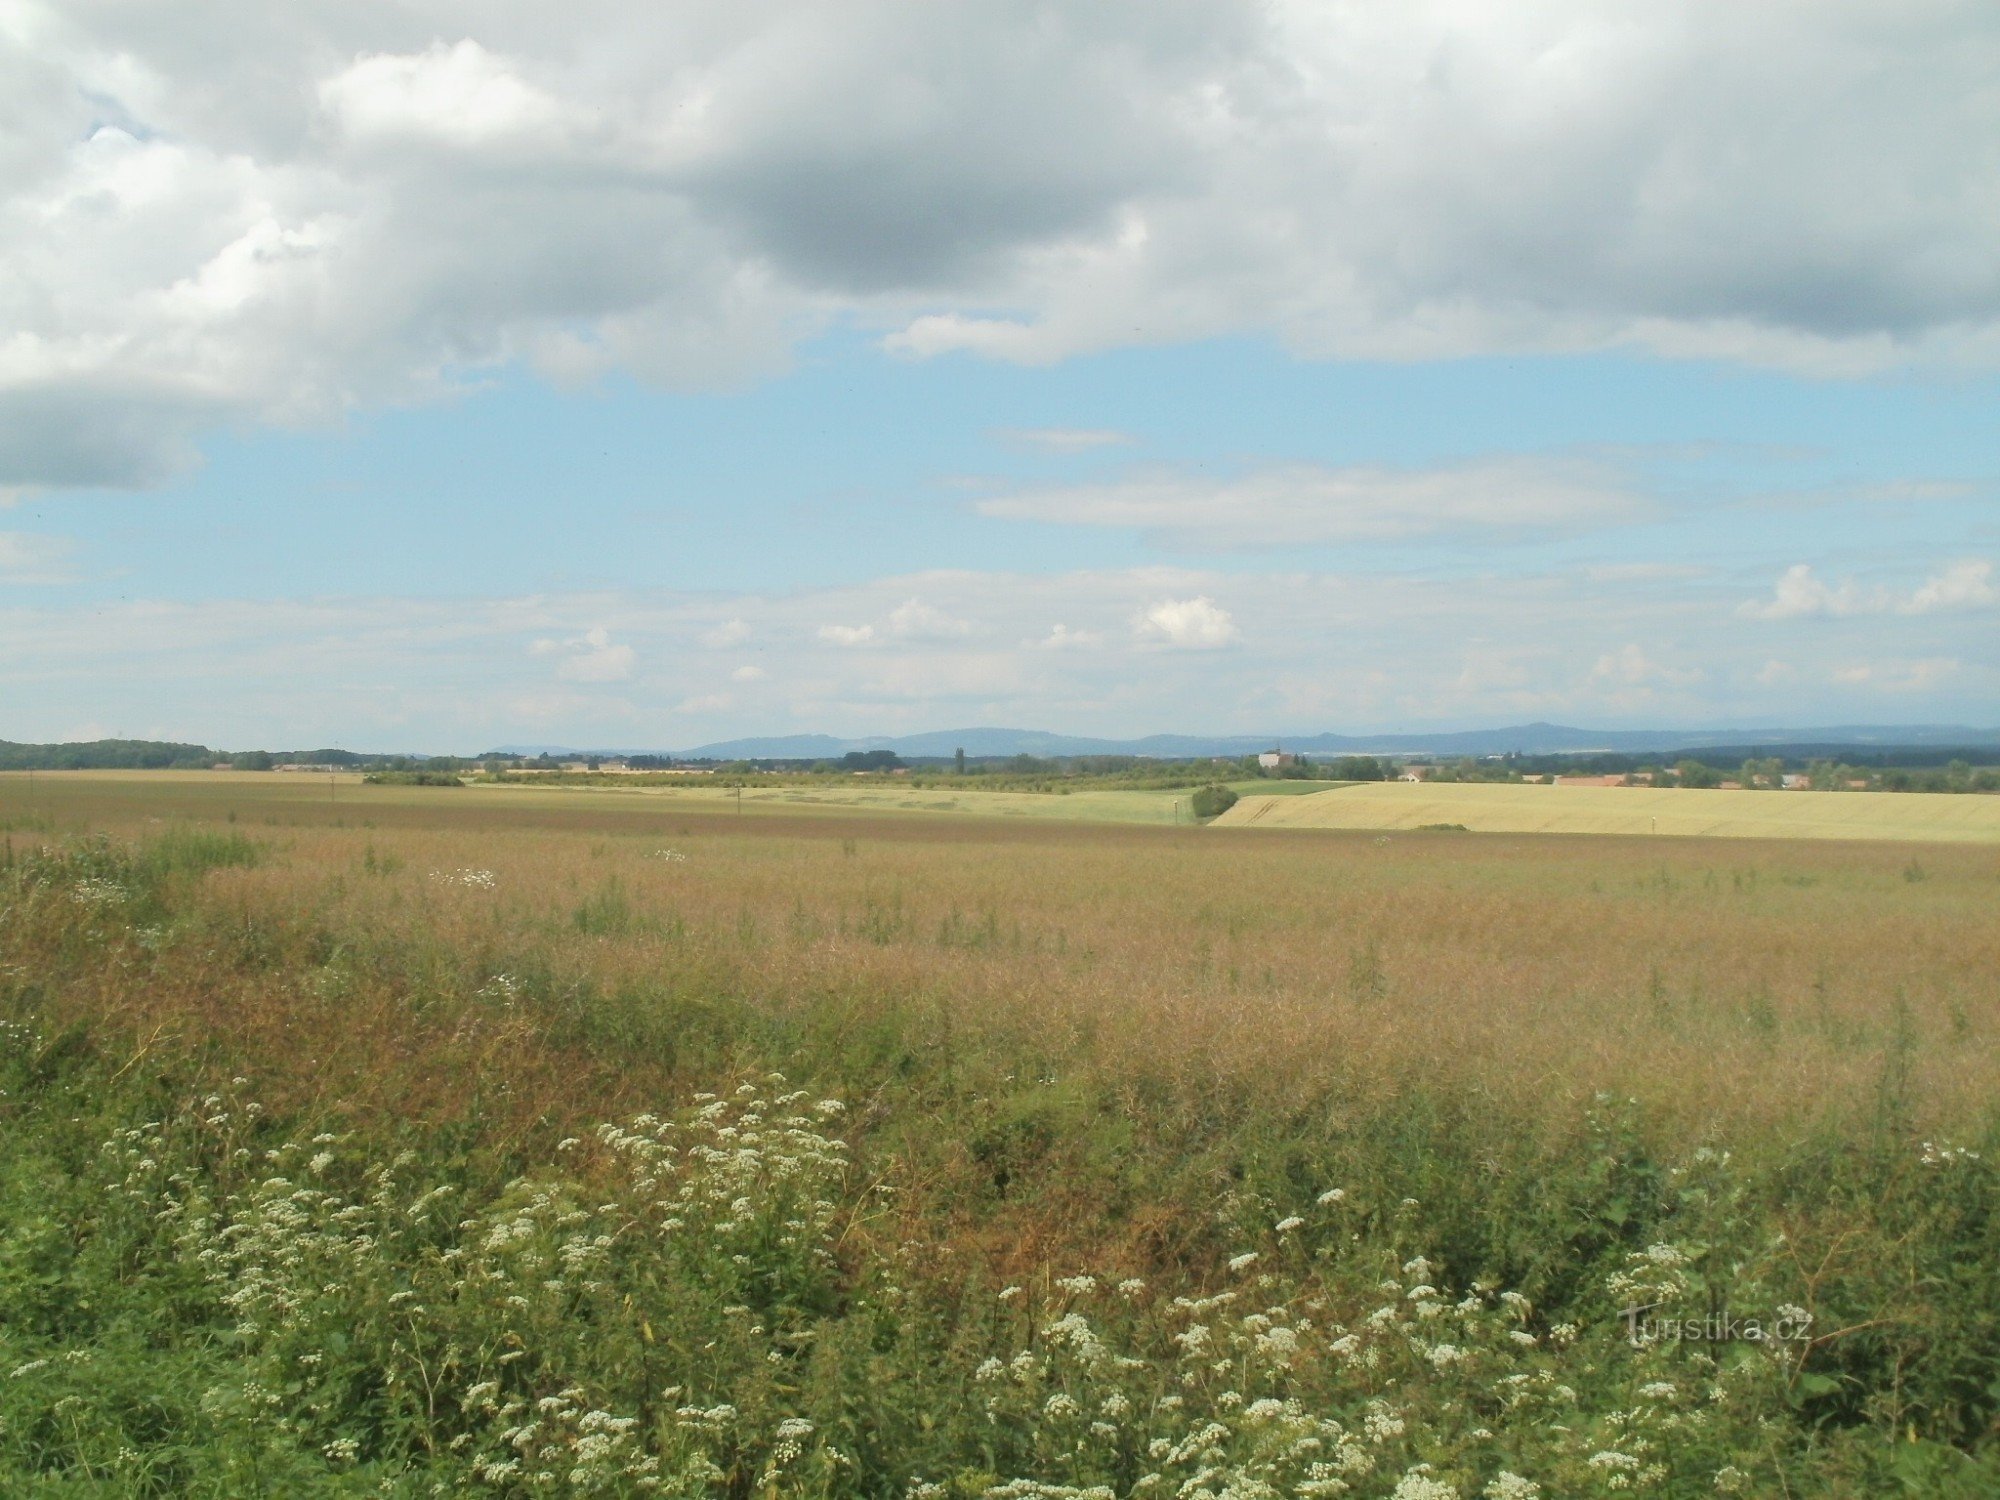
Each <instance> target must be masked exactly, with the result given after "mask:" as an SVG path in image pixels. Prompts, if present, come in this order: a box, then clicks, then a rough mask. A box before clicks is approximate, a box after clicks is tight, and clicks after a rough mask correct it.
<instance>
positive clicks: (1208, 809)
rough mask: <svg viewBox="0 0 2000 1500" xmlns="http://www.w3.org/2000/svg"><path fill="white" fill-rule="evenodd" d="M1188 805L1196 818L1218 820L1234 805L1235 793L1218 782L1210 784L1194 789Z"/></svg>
mask: <svg viewBox="0 0 2000 1500" xmlns="http://www.w3.org/2000/svg"><path fill="white" fill-rule="evenodd" d="M1189 805H1190V806H1191V807H1193V809H1194V815H1195V816H1196V817H1197V818H1219V817H1221V816H1222V815H1223V814H1224V813H1226V812H1228V811H1229V809H1230V808H1232V807H1234V806H1235V805H1236V793H1234V792H1232V791H1231V790H1230V789H1229V788H1228V787H1226V786H1224V785H1222V784H1221V783H1220V782H1210V783H1209V784H1208V785H1207V786H1203V787H1196V788H1195V792H1194V796H1193V797H1192V798H1190V799H1189Z"/></svg>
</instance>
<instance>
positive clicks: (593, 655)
mask: <svg viewBox="0 0 2000 1500" xmlns="http://www.w3.org/2000/svg"><path fill="white" fill-rule="evenodd" d="M529 650H530V651H532V652H533V653H534V654H535V655H537V656H553V657H555V658H556V676H558V677H560V678H561V679H562V680H563V681H564V682H622V681H624V680H625V679H626V678H627V677H630V676H631V675H632V665H633V663H634V662H635V661H636V660H637V659H638V655H637V653H636V652H635V651H633V649H632V648H631V647H630V646H626V645H620V644H617V643H614V642H613V641H612V639H611V632H610V631H608V630H606V629H604V628H603V627H602V626H596V627H593V628H592V629H590V630H586V631H585V632H584V633H583V634H582V635H580V636H577V637H575V638H573V639H570V640H565V641H558V640H550V639H548V638H546V637H545V638H543V639H541V640H537V641H535V642H533V643H532V644H531V645H530V647H529Z"/></svg>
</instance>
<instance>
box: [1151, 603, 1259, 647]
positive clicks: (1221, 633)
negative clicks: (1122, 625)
mask: <svg viewBox="0 0 2000 1500" xmlns="http://www.w3.org/2000/svg"><path fill="white" fill-rule="evenodd" d="M1132 628H1133V630H1134V632H1135V633H1136V634H1137V635H1138V636H1139V637H1140V638H1141V639H1142V640H1152V641H1162V642H1165V643H1166V644H1167V645H1169V646H1178V647H1180V648H1181V649H1183V650H1188V651H1212V650H1214V649H1215V648H1216V647H1218V646H1227V645H1228V644H1229V643H1230V642H1232V641H1234V640H1236V639H1238V638H1239V637H1240V636H1241V635H1242V632H1241V631H1240V630H1238V629H1237V628H1236V621H1235V619H1234V618H1232V617H1231V615H1230V613H1229V611H1228V610H1226V609H1224V608H1223V607H1222V606H1221V605H1219V604H1217V603H1216V602H1215V601H1214V600H1213V599H1211V598H1209V597H1208V595H1206V594H1197V595H1196V596H1195V597H1194V598H1192V599H1162V600H1161V601H1160V602H1159V603H1157V604H1151V605H1148V606H1147V607H1146V608H1145V609H1143V610H1141V611H1140V612H1139V614H1138V615H1137V616H1135V617H1134V619H1133V622H1132Z"/></svg>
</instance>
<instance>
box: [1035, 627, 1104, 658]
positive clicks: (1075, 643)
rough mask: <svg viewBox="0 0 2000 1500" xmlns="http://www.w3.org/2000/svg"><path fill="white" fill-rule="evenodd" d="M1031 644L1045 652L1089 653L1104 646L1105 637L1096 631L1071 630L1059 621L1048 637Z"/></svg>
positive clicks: (1050, 628) (1050, 629)
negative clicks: (1094, 648)
mask: <svg viewBox="0 0 2000 1500" xmlns="http://www.w3.org/2000/svg"><path fill="white" fill-rule="evenodd" d="M1030 644H1032V645H1034V646H1035V647H1037V648H1038V649H1040V650H1043V651H1087V650H1090V649H1091V648H1092V647H1095V646H1101V645H1103V644H1104V637H1103V636H1101V635H1099V634H1098V633H1097V632H1096V631H1094V630H1071V629H1070V628H1069V626H1067V625H1065V624H1063V623H1062V622H1061V621H1060V620H1058V621H1057V622H1056V623H1055V624H1054V625H1052V626H1050V627H1049V633H1048V634H1047V635H1045V636H1043V637H1041V639H1039V640H1036V641H1033V642H1030Z"/></svg>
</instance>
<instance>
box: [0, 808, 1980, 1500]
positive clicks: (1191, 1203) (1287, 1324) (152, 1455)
mask: <svg viewBox="0 0 2000 1500" xmlns="http://www.w3.org/2000/svg"><path fill="white" fill-rule="evenodd" d="M1562 790H1566V789H1549V788H1539V787H1527V788H1513V787H1464V788H1458V787H1453V788H1421V787H1419V788H1412V787H1350V788H1342V789H1338V790H1334V791H1331V792H1325V793H1320V794H1308V795H1303V796H1296V797H1291V798H1287V799H1284V801H1283V802H1282V804H1280V803H1273V804H1269V807H1270V808H1271V810H1270V811H1268V812H1266V813H1265V815H1264V816H1263V817H1262V818H1260V819H1258V820H1257V822H1256V823H1255V824H1253V825H1252V826H1250V827H1234V826H1230V825H1231V824H1233V823H1234V822H1236V821H1237V820H1238V819H1239V817H1240V816H1245V815H1247V814H1246V813H1245V809H1249V810H1250V811H1254V810H1255V809H1256V807H1257V806H1258V805H1259V804H1257V803H1255V802H1254V801H1250V800H1246V802H1245V803H1242V804H1239V806H1238V808H1237V809H1236V810H1235V811H1233V812H1232V813H1231V814H1230V815H1228V816H1227V817H1225V818H1224V819H1223V820H1222V821H1221V823H1220V824H1219V825H1218V826H1211V827H1206V828H1196V827H1189V826H1184V825H1183V826H1179V827H1176V826H1172V820H1171V817H1170V816H1158V817H1156V818H1154V820H1153V821H1152V823H1150V824H1149V823H1148V822H1146V821H1144V820H1140V819H1136V818H1135V819H1129V820H1127V821H1124V822H1097V821H1089V820H1088V818H1089V814H1088V813H1087V812H1084V811H1081V810H1079V809H1081V808H1088V806H1089V803H1088V801H1087V798H1088V797H1089V796H1091V795H1097V796H1102V797H1113V796H1129V797H1135V798H1142V799H1145V798H1150V799H1154V801H1153V802H1151V803H1147V804H1145V805H1150V806H1155V807H1160V806H1164V807H1165V808H1166V809H1169V810H1170V809H1171V807H1172V804H1173V801H1174V800H1175V799H1174V796H1173V794H1162V793H1150V792H1148V793H1109V792H1106V793H1098V794H1088V793H1079V794H1077V795H1074V796H1071V797H1059V796H1046V797H1041V798H1039V799H1037V801H1038V804H1039V805H1045V806H1050V807H1056V806H1060V805H1062V804H1076V805H1077V806H1072V807H1065V808H1064V809H1063V812H1062V814H1061V815H1052V816H1031V815H1022V814H1017V815H1014V816H1004V815H1001V816H989V817H974V816H970V815H966V814H967V812H968V804H965V803H964V802H962V801H961V803H960V804H959V805H958V806H957V807H955V808H938V807H933V806H929V805H927V804H926V805H925V806H923V807H919V808H912V807H899V806H896V805H895V803H894V801H893V799H895V798H897V797H905V798H909V797H914V796H916V794H915V793H914V792H909V791H905V790H903V789H897V788H884V789H880V790H879V791H878V790H877V789H875V788H873V787H867V788H863V787H857V788H853V789H847V788H829V789H827V790H826V791H825V792H824V793H822V794H821V799H820V800H815V801H791V800H786V799H781V798H777V797H771V796H758V795H746V798H745V805H744V807H743V809H742V810H741V811H740V812H739V811H738V810H737V807H736V806H735V801H734V798H733V796H726V794H725V790H724V789H722V788H703V789H699V790H689V791H674V792H670V793H666V794H653V793H649V792H625V791H603V792H600V791H596V790H588V789H574V790H572V789H562V790H557V789H543V788H535V787H494V788H481V787H471V788H464V789H437V788H424V787H365V786H361V785H359V784H358V783H356V782H354V781H352V780H331V781H329V780H328V779H326V778H318V779H311V778H283V777H273V776H268V775H267V776H261V777H259V776H252V775H243V776H231V775H227V774H223V773H213V774H197V775H190V776H186V777H164V776H151V777H147V776H139V775H134V776H127V777H110V776H106V777H95V776H85V775H73V776H59V777H49V776H42V777H37V778H36V780H35V784H34V786H33V787H32V789H31V788H30V787H29V786H28V785H27V783H26V781H25V778H21V777H0V827H4V829H5V839H6V843H5V851H6V852H5V867H4V871H0V1027H5V1028H6V1040H7V1045H6V1046H5V1048H4V1049H0V1131H3V1132H5V1134H6V1136H7V1139H8V1140H9V1142H10V1150H9V1151H8V1152H7V1153H6V1158H5V1160H4V1162H0V1477H8V1478H10V1479H12V1480H15V1481H17V1483H16V1487H17V1488H22V1487H25V1488H27V1489H29V1490H32V1489H33V1487H34V1485H35V1484H38V1483H39V1484H43V1485H46V1486H48V1487H50V1488H51V1490H55V1489H58V1488H61V1487H64V1486H69V1487H74V1488H76V1490H77V1492H79V1493H102V1494H160V1495H166V1494H175V1495H179V1494H210V1495H217V1496H221V1495H237V1494H246V1493H272V1494H295V1493H347V1494H399V1495H400V1494H408V1495H418V1494H430V1493H434V1492H444V1493H488V1494H499V1495H511V1494H517V1493H519V1494H527V1493H604V1494H626V1493H667V1494H681V1495H706V1494H723V1495H740V1496H751V1495H759V1496H761V1495H786V1496H828V1497H830V1496H836V1495H870V1496H875V1495H879V1496H892V1495H893V1496H897V1497H903V1496H906V1495H911V1494H920V1495H927V1496H938V1497H944V1496H951V1497H959V1500H969V1497H972V1496H987V1495H995V1496H1002V1495H1004V1496H1031V1495H1032V1496H1077V1497H1082V1496H1093V1497H1095V1496H1100V1495H1113V1496H1118V1497H1121V1500H1122V1497H1124V1496H1128V1495H1130V1496H1147V1495H1156V1494H1183V1495H1187V1496H1190V1497H1192V1496H1197V1495H1209V1496H1218V1497H1219V1496H1222V1495H1225V1494H1229V1495H1236V1496H1249V1495H1266V1494H1273V1495H1279V1494H1281V1495H1334V1494H1353V1495H1358V1496H1379V1497H1387V1496H1391V1495H1395V1496H1399V1497H1402V1500H1411V1497H1424V1500H1443V1497H1447V1496H1449V1497H1456V1500H1471V1497H1474V1496H1481V1495H1492V1496H1496V1497H1503V1500H1525V1497H1528V1496H1531V1495H1534V1494H1541V1495H1545V1496H1551V1497H1552V1496H1557V1495H1577V1494H1585V1495H1589V1494H1598V1493H1610V1492H1612V1491H1614V1490H1615V1491H1619V1492H1625V1491H1633V1492H1638V1493H1647V1494H1657V1495H1672V1496H1683V1495H1685V1496H1692V1495H1713V1494H1716V1493H1718V1492H1720V1493H1732V1492H1733V1493H1739V1494H1748V1495H1766V1494H1779V1493H1786V1492H1789V1493H1792V1494H1799V1495H1803V1494H1852V1495H1868V1494H1881V1493H1898V1492H1900V1493H1909V1494H1927V1495H1965V1496H1973V1495H1984V1494H1990V1493H1992V1492H1993V1490H1994V1487H1995V1484H1996V1483H2000V1464H1996V1458H1995V1455H1994V1453H1993V1451H1992V1449H1993V1444H1994V1433H1995V1426H1994V1424H1995V1420H1996V1411H2000V1397H1996V1395H1995V1391H1996V1390H2000V1385H1996V1382H2000V1328H1996V1317H2000V1314H1996V1312H1995V1309H1996V1308H2000V1242H1996V1239H1995V1236H1996V1234H2000V1212H1996V1209H2000V1184H1996V1178H1995V1173H1994V1163H1995V1160H1996V1155H1995V1153H1996V1151H2000V1128H1996V1126H2000V1121H1996V1116H1995V1110H1994V1104H1993V1101H1994V1100H1995V1099H1996V1098H2000V924H1996V923H1995V922H1994V921H1993V911H1994V906H1995V898H1996V897H2000V851H1996V850H1995V849H1994V848H1993V847H1991V846H1990V845H1988V844H1983V843H1981V842H1978V841H1977V840H1971V839H1959V840H1956V841H1951V840H1945V841H1928V842H1893V841H1890V840H1889V839H1888V838H1887V837H1886V836H1884V835H1882V834H1880V833H1877V834H1875V835H1873V836H1870V837H1865V838H1857V839H1854V840H1851V841H1848V840H1839V839H1833V838H1825V837H1821V838H1801V837H1793V838H1783V839H1780V838H1705V837H1680V838H1671V839H1668V838H1657V837H1653V836H1651V835H1650V834H1649V833H1646V832H1643V831H1640V832H1634V833H1630V834H1627V833H1618V832H1613V833H1607V834H1605V835H1604V836H1602V837H1596V838H1563V837H1553V836H1550V835H1548V834H1546V833H1541V832H1530V831H1521V832H1511V831H1505V830H1504V829H1500V828H1494V829H1493V831H1492V832H1491V833H1490V834H1489V835H1488V836H1485V837H1480V838H1459V837H1450V836H1445V835H1435V836H1433V835H1424V836H1412V837H1399V836H1389V837H1386V838H1385V836H1384V831H1383V830H1384V829H1385V828H1387V829H1389V830H1391V831H1392V833H1393V829H1394V828H1396V827H1403V826H1414V823H1428V822H1462V823H1465V824H1466V825H1467V826H1474V821H1475V818H1478V817H1480V816H1481V814H1479V813H1478V812H1477V811H1476V810H1474V811H1470V812H1468V811H1465V810H1464V809H1465V808H1471V807H1472V804H1471V803H1466V804H1462V805H1461V804H1446V803H1444V802H1442V801H1440V802H1435V803H1432V804H1428V805H1427V810H1425V811H1423V812H1422V813H1421V814H1420V813H1419V812H1417V811H1416V804H1415V803H1414V802H1413V801H1411V800H1409V799H1410V794H1412V793H1416V794H1421V795H1423V796H1426V797H1434V798H1443V797H1445V796H1446V795H1447V794H1450V795H1452V796H1456V795H1458V794H1461V793H1468V794H1480V795H1489V794H1492V793H1511V794H1513V795H1514V796H1516V797H1529V796H1541V797H1545V798H1546V797H1550V796H1553V795H1556V794H1557V793H1558V792H1559V791H1562ZM1581 790H1586V791H1593V792H1594V791H1597V790H1599V789H1581ZM864 793H865V794H866V795H864ZM962 795H974V794H962ZM984 795H988V796H996V797H997V796H1006V795H1020V794H984ZM1390 795H1395V796H1400V797H1403V798H1404V799H1405V801H1404V802H1402V803H1400V804H1397V806H1398V811H1397V812H1396V814H1395V816H1398V817H1402V818H1406V819H1411V820H1413V821H1412V822H1408V823H1403V824H1385V823H1381V822H1376V823H1368V824H1363V825H1361V826H1360V827H1358V828H1356V829H1353V830H1347V829H1341V828H1321V829H1315V828H1311V827H1305V828H1300V829H1298V830H1297V831H1296V832H1295V833H1294V834H1293V836H1291V837H1275V836H1273V835H1272V834H1270V833H1268V832H1266V831H1265V825H1267V824H1269V823H1271V822H1272V820H1276V819H1279V818H1280V816H1281V812H1289V811H1290V810H1292V809H1294V808H1296V809H1310V808H1313V807H1315V806H1317V805H1321V804H1325V805H1332V804H1334V803H1342V805H1352V806H1364V805H1375V804H1377V803H1380V802H1381V801H1382V799H1384V798H1385V797H1387V796H1390ZM1604 795H1605V796H1606V797H1608V798H1613V799H1634V798H1636V799H1638V801H1639V802H1644V801H1646V800H1647V799H1648V794H1646V793H1644V792H1635V791H1629V790H1625V789H1605V790H1604ZM1663 795H1664V796H1665V797H1666V798H1669V799H1672V800H1681V799H1687V798H1696V799H1700V798H1702V797H1704V796H1719V797H1724V798H1735V799H1738V800H1739V801H1740V800H1742V799H1743V798H1745V797H1746V796H1754V795H1755V794H1737V793H1715V794H1704V793H1699V792H1674V793H1668V794H1663ZM1807 797H1808V794H1803V793H1785V794H1772V798H1773V800H1777V801H1784V802H1786V803H1793V802H1794V801H1795V799H1806V798H1807ZM1344 799H1351V800H1344ZM1838 800H1840V801H1842V802H1846V801H1849V800H1853V801H1857V802H1859V801H1861V800H1862V799H1860V798H1859V796H1858V794H1856V795H1855V796H1853V797H1852V798H1849V797H1847V796H1843V797H1841V798H1839V799H1838ZM1892 800H1894V801H1896V802H1898V803H1900V804H1908V803H1917V804H1931V803H1939V804H1956V805H1960V806H1965V805H1976V804H1979V803H1981V802H1982V801H1983V800H1984V799H1977V798H1944V797H1939V798H1930V797H1915V796H1911V797H1901V798H1895V799H1892ZM1492 805H1493V806H1495V807H1497V806H1498V805H1499V803H1498V802H1497V801H1496V802H1495V803H1494V804H1492ZM1545 805H1547V804H1545ZM1634 805H1635V806H1636V805H1637V804H1634ZM1796 805H1798V806H1800V807H1802V808H1809V807H1811V806H1812V804H1811V802H1810V801H1809V800H1798V801H1797V802H1796ZM1453 806H1459V807H1461V810H1460V811H1458V812H1456V813H1455V812H1454V811H1452V807H1453ZM920 812H923V813H924V814H925V815H918V814H919V813H920ZM953 814H957V815H953ZM1644 815H1645V816H1648V817H1650V816H1653V815H1654V814H1652V813H1650V812H1647V813H1645V814H1644ZM1375 816H1377V817H1378V818H1381V817H1384V816H1387V814H1385V813H1381V812H1378V813H1377V814H1376V815H1375ZM1493 816H1494V817H1498V816H1500V815H1499V814H1498V813H1495V814H1493ZM1664 821H1665V819H1664V817H1663V822H1664ZM1487 826H1489V827H1491V826H1492V825H1491V824H1490V823H1489V824H1488V825H1487ZM777 1075H782V1078H780V1077H779V1076H777ZM1641 1303H1659V1304H1660V1308H1658V1309H1656V1310H1655V1313H1656V1315H1658V1316H1674V1317H1682V1318H1687V1319H1693V1318H1696V1317H1700V1316H1706V1315H1707V1314H1708V1313H1710V1312H1711V1311H1713V1309H1715V1308H1716V1307H1718V1306H1721V1305H1724V1304H1726V1305H1727V1307H1728V1308H1729V1309H1730V1310H1731V1311H1732V1312H1733V1313H1735V1314H1737V1315H1742V1316H1749V1317H1760V1318H1762V1319H1764V1320H1765V1321H1766V1322H1775V1321H1778V1320H1781V1319H1782V1320H1784V1321H1785V1322H1786V1327H1787V1330H1788V1331H1787V1332H1786V1333H1785V1334H1784V1335H1783V1336H1781V1337H1780V1338H1778V1339H1777V1340H1775V1341H1758V1340H1753V1339H1744V1338H1736V1339H1730V1340H1723V1341H1720V1342H1717V1341H1708V1342H1703V1341H1700V1340H1690V1339H1685V1338H1679V1339H1677V1338H1667V1337H1654V1336H1652V1335H1647V1336H1645V1337H1641V1338H1638V1339H1636V1340H1635V1339H1634V1338H1633V1337H1632V1330H1631V1328H1630V1327H1629V1326H1628V1324H1627V1323H1626V1322H1625V1321H1623V1320H1621V1317H1620V1310H1621V1309H1622V1308H1625V1307H1629V1306H1635V1305H1638V1304H1641ZM1794 1312H1795V1313H1797V1314H1798V1315H1799V1316H1798V1318H1796V1319H1795V1318H1792V1317H1791V1314H1792V1313H1794ZM1800 1320H1803V1321H1800ZM539 1476H546V1477H539ZM1149 1476H1153V1477H1150V1478H1149ZM1426 1486H1428V1488H1427V1487H1426Z"/></svg>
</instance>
